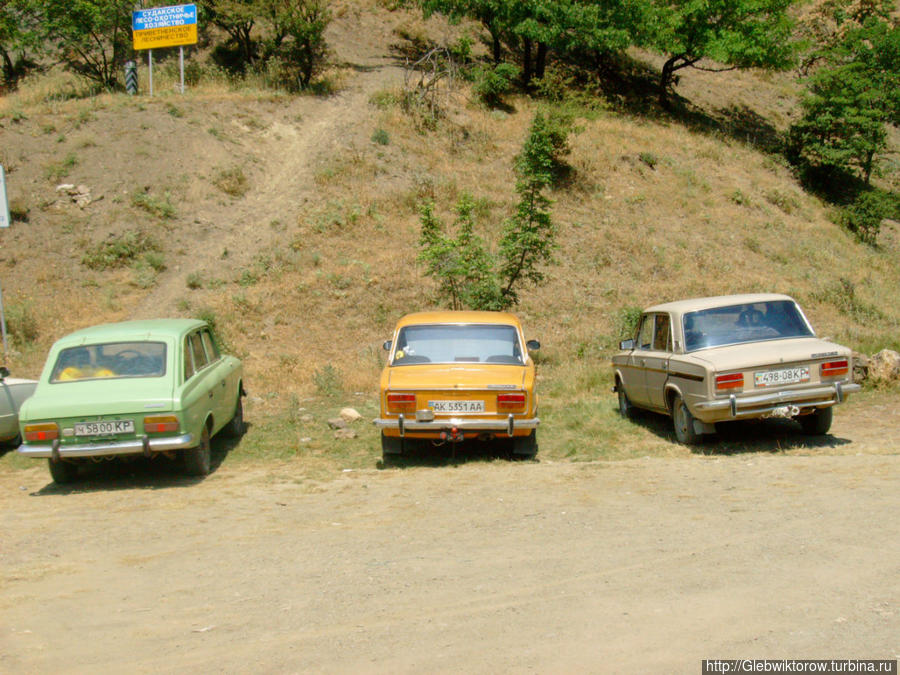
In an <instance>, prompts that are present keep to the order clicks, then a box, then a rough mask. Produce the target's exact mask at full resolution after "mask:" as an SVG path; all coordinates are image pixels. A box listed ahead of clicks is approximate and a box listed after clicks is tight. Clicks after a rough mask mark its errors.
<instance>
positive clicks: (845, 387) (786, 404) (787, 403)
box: [691, 382, 862, 422]
mask: <svg viewBox="0 0 900 675" xmlns="http://www.w3.org/2000/svg"><path fill="white" fill-rule="evenodd" d="M860 389H862V387H861V386H860V385H858V384H854V383H848V384H844V383H841V382H836V383H835V384H831V385H827V386H821V387H813V388H811V389H788V390H783V391H775V392H772V393H769V394H756V395H751V396H737V395H735V394H732V395H731V396H729V397H728V398H720V399H716V400H715V401H701V402H700V403H695V404H694V405H693V406H692V407H691V413H692V414H693V415H694V417H696V418H697V419H699V420H701V421H703V422H723V421H726V420H735V419H746V418H751V417H767V416H770V415H772V413H777V412H778V411H780V410H781V409H784V408H796V409H797V411H798V412H799V411H801V410H803V409H804V408H825V407H828V406H832V405H837V404H838V403H843V401H844V399H845V398H846V397H847V396H849V395H850V394H853V393H856V392H858V391H859V390H860Z"/></svg>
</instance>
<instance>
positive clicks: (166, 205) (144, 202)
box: [131, 192, 175, 220]
mask: <svg viewBox="0 0 900 675" xmlns="http://www.w3.org/2000/svg"><path fill="white" fill-rule="evenodd" d="M131 203H132V205H134V206H136V207H137V208H139V209H142V210H144V211H146V212H147V213H149V214H150V215H153V216H156V217H157V218H159V219H161V220H171V219H172V218H174V217H175V207H174V206H173V205H172V196H171V195H170V194H169V193H168V192H166V193H164V194H163V196H162V197H157V196H156V195H153V194H151V193H150V192H135V193H134V194H132V195H131Z"/></svg>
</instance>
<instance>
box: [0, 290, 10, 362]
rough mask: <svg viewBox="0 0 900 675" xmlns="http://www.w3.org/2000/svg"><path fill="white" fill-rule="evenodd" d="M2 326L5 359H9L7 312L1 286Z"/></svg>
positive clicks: (0, 307)
mask: <svg viewBox="0 0 900 675" xmlns="http://www.w3.org/2000/svg"><path fill="white" fill-rule="evenodd" d="M0 328H2V331H3V361H4V362H5V361H9V350H8V348H7V344H6V314H4V312H3V289H2V288H0Z"/></svg>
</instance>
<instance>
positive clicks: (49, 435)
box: [25, 422, 59, 441]
mask: <svg viewBox="0 0 900 675" xmlns="http://www.w3.org/2000/svg"><path fill="white" fill-rule="evenodd" d="M57 438H59V427H58V426H56V424H54V423H52V422H50V423H45V424H26V425H25V440H26V441H55V440H56V439H57Z"/></svg>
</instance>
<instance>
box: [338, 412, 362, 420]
mask: <svg viewBox="0 0 900 675" xmlns="http://www.w3.org/2000/svg"><path fill="white" fill-rule="evenodd" d="M338 414H339V415H340V416H341V419H342V420H344V421H345V422H347V424H353V422H356V421H357V420H361V419H362V415H360V414H359V413H358V412H357V411H356V410H354V409H353V408H341V412H340V413H338Z"/></svg>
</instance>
